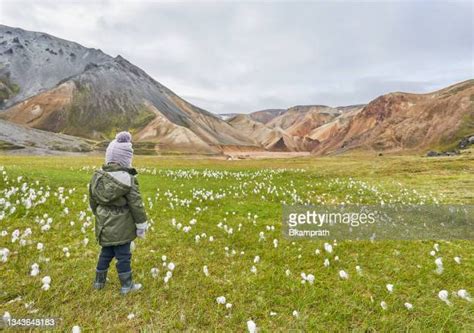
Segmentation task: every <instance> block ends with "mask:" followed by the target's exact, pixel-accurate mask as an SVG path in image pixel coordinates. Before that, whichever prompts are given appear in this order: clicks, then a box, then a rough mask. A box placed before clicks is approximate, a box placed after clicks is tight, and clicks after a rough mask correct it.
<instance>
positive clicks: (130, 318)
mask: <svg viewBox="0 0 474 333" xmlns="http://www.w3.org/2000/svg"><path fill="white" fill-rule="evenodd" d="M133 318H135V314H134V313H129V314H128V316H127V319H128V320H132V319H133Z"/></svg>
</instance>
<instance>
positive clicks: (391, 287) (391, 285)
mask: <svg viewBox="0 0 474 333" xmlns="http://www.w3.org/2000/svg"><path fill="white" fill-rule="evenodd" d="M386 287H387V290H388V292H389V293H390V294H391V293H393V284H391V283H387V285H386Z"/></svg>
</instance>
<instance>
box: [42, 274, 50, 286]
mask: <svg viewBox="0 0 474 333" xmlns="http://www.w3.org/2000/svg"><path fill="white" fill-rule="evenodd" d="M41 283H43V284H51V277H50V276H49V275H46V276H45V277H43V278H42V279H41Z"/></svg>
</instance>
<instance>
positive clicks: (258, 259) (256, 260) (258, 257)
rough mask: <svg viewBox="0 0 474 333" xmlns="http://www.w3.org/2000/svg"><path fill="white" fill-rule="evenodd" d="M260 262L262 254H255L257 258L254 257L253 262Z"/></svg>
mask: <svg viewBox="0 0 474 333" xmlns="http://www.w3.org/2000/svg"><path fill="white" fill-rule="evenodd" d="M259 262H260V256H255V258H254V259H253V263H254V264H258V263H259Z"/></svg>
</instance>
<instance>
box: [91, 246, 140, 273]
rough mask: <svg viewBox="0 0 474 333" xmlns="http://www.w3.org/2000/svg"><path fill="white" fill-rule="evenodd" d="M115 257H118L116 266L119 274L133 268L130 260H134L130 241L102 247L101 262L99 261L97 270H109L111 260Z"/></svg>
mask: <svg viewBox="0 0 474 333" xmlns="http://www.w3.org/2000/svg"><path fill="white" fill-rule="evenodd" d="M114 258H115V259H117V263H116V264H115V267H117V272H118V273H119V274H120V273H127V272H130V271H131V270H132V268H131V266H130V262H131V260H132V253H131V252H130V243H126V244H122V245H115V246H104V247H102V250H101V251H100V255H99V262H98V263H97V270H98V271H106V270H108V269H109V265H110V262H111V261H112V259H114Z"/></svg>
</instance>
